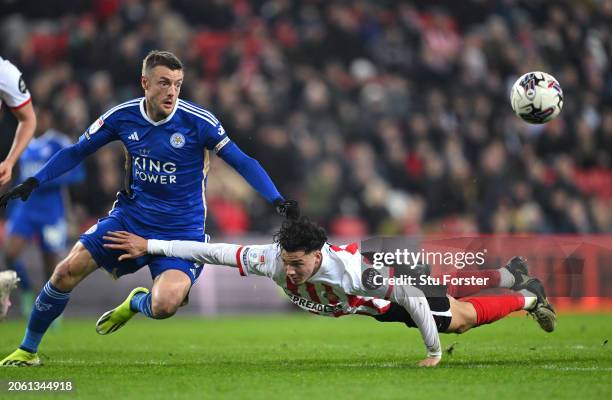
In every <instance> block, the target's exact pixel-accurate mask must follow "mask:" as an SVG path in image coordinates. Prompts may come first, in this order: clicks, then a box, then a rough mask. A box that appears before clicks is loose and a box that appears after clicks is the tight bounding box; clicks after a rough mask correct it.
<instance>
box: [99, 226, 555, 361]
mask: <svg viewBox="0 0 612 400" xmlns="http://www.w3.org/2000/svg"><path fill="white" fill-rule="evenodd" d="M105 240H107V241H108V242H109V243H108V244H106V245H105V246H106V247H107V248H110V249H114V250H117V251H124V252H125V254H123V255H121V256H120V257H119V259H120V260H128V259H134V258H139V257H142V256H144V255H146V254H147V253H149V254H159V255H165V256H168V257H180V258H183V259H186V260H190V261H195V262H200V263H210V264H217V265H227V266H231V267H237V268H238V270H239V272H240V275H243V276H247V275H262V276H267V277H269V278H272V279H273V280H274V281H275V282H276V283H277V284H278V285H279V286H280V287H281V288H282V289H283V290H284V291H285V293H286V294H287V295H288V296H289V298H290V299H291V301H292V302H293V303H295V304H296V305H298V306H299V307H301V308H303V309H305V310H307V311H310V312H312V313H315V314H320V315H326V316H333V317H340V316H343V315H349V314H364V315H370V316H372V317H374V318H376V319H377V320H379V321H382V322H404V323H405V324H406V325H408V326H410V327H417V328H418V329H419V330H420V332H421V336H422V338H423V341H424V342H425V346H426V347H427V358H425V359H424V360H422V361H420V363H419V365H420V366H435V365H437V364H438V363H439V362H440V359H441V357H442V351H441V346H440V339H439V337H438V332H445V333H463V332H465V331H467V330H469V329H470V328H473V327H476V326H479V325H483V324H488V323H491V322H494V321H496V320H498V319H500V318H503V317H504V316H506V315H508V314H509V313H511V312H513V311H518V310H522V309H524V310H527V311H529V312H530V313H532V314H533V315H534V317H535V318H536V319H537V320H538V323H539V324H540V326H541V327H542V328H543V329H544V330H546V331H549V332H550V331H552V330H554V327H555V321H556V319H555V314H554V311H553V310H552V307H551V306H550V304H549V303H548V301H547V300H546V295H545V293H544V288H543V287H542V284H541V283H540V281H538V280H537V279H535V278H531V277H529V276H528V275H527V271H526V265H524V260H522V259H521V258H519V257H515V258H513V259H512V260H511V261H510V263H509V264H508V265H507V266H506V267H504V268H501V269H500V270H503V272H504V273H509V276H510V277H511V278H512V279H511V280H510V281H508V282H506V283H504V284H503V285H500V286H506V287H508V288H510V287H511V288H513V289H515V290H517V292H510V294H508V295H504V296H495V297H492V296H489V297H472V298H465V299H461V300H457V299H455V298H453V297H451V296H448V295H447V294H446V292H444V291H443V292H442V293H439V294H434V293H425V294H424V292H427V291H428V290H427V288H423V290H421V289H419V288H416V287H413V286H397V285H396V286H383V287H381V288H380V289H379V290H378V292H376V291H375V290H368V289H367V288H365V287H364V285H363V283H362V268H361V267H362V260H361V254H360V252H359V249H358V246H357V243H353V244H351V245H348V246H340V247H338V246H334V245H330V244H328V243H327V235H326V233H325V230H324V229H323V228H321V227H319V226H318V225H316V224H314V223H312V222H310V221H309V220H308V219H306V218H301V219H299V220H293V221H291V220H288V221H285V222H284V223H283V225H282V227H281V229H280V231H279V232H278V233H277V234H276V235H275V237H274V241H275V243H273V244H268V245H252V246H251V245H249V246H239V245H234V244H221V243H215V244H210V243H198V242H185V241H164V240H154V239H151V240H148V241H147V240H145V239H143V238H142V237H139V236H137V235H134V234H132V233H129V232H109V233H108V234H107V236H105ZM500 270H494V271H491V275H493V274H494V272H496V273H497V274H498V275H499V274H501V272H500ZM498 282H500V281H499V279H498ZM437 289H440V288H439V287H438V288H437ZM437 289H436V288H433V290H434V291H435V290H437ZM119 308H123V310H124V312H125V313H130V314H131V315H134V314H135V313H136V309H135V308H134V307H132V308H131V309H130V305H129V302H127V301H126V302H124V303H123V304H122V305H121V306H119V307H118V309H119Z"/></svg>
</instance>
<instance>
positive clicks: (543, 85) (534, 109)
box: [510, 71, 563, 124]
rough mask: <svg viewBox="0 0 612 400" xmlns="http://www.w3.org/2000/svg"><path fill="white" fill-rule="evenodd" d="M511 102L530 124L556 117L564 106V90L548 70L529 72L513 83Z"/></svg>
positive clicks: (541, 122)
mask: <svg viewBox="0 0 612 400" xmlns="http://www.w3.org/2000/svg"><path fill="white" fill-rule="evenodd" d="M510 102H511V104H512V109H513V110H514V113H515V114H516V115H518V116H519V117H521V119H523V120H524V121H525V122H528V123H530V124H543V123H546V122H548V121H551V120H553V119H554V118H556V117H557V116H558V115H559V113H560V112H561V108H563V90H562V89H561V85H559V82H558V81H557V80H556V79H555V78H554V77H553V76H552V75H550V74H547V73H546V72H540V71H535V72H528V73H526V74H525V75H523V76H521V77H520V78H518V79H517V80H516V82H514V85H512V93H511V94H510Z"/></svg>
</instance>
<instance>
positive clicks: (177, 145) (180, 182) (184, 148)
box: [79, 98, 230, 238]
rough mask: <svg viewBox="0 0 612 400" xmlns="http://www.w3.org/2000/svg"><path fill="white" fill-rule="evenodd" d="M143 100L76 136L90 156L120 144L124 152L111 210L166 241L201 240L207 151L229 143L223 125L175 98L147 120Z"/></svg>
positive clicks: (112, 112) (118, 108)
mask: <svg viewBox="0 0 612 400" xmlns="http://www.w3.org/2000/svg"><path fill="white" fill-rule="evenodd" d="M144 101H145V99H144V98H138V99H134V100H131V101H128V102H125V103H123V104H120V105H118V106H116V107H114V108H112V109H110V110H109V111H108V112H106V113H105V114H103V115H102V116H101V117H100V118H98V119H97V120H96V121H95V122H94V123H93V124H92V125H91V126H90V127H89V129H87V131H86V132H85V133H84V134H83V135H82V136H81V137H80V139H79V146H80V147H82V151H84V153H85V154H91V153H93V152H94V151H96V150H97V149H98V148H100V147H101V146H103V145H105V144H107V143H109V142H111V141H113V140H120V141H121V142H122V143H123V145H124V146H125V150H126V177H127V182H126V185H125V190H124V191H123V192H121V193H120V194H119V195H118V197H117V201H116V202H115V206H114V207H115V208H120V209H121V211H122V214H123V215H125V216H126V217H128V218H130V219H131V220H132V221H134V223H137V224H138V225H139V226H141V227H142V228H144V229H146V230H148V231H150V232H152V233H160V234H162V235H163V236H164V237H166V238H173V237H176V238H184V237H189V236H191V237H194V238H202V237H203V236H204V224H205V218H206V197H205V194H206V177H207V174H208V166H209V152H208V151H209V150H212V151H214V152H215V153H218V152H219V151H221V150H222V149H223V148H224V147H225V146H226V145H227V144H228V143H230V139H229V138H228V136H227V134H226V132H225V130H224V129H223V127H222V126H221V123H220V122H219V121H218V120H217V118H215V116H214V115H213V114H212V113H210V112H209V111H207V110H205V109H203V108H201V107H199V106H196V105H194V104H192V103H190V102H187V101H184V100H181V99H179V100H178V101H177V103H176V107H175V108H174V110H173V111H172V113H171V114H170V115H169V116H168V117H167V118H165V119H163V120H161V121H157V122H155V121H153V120H151V119H150V118H149V117H148V115H147V113H146V111H145V104H144Z"/></svg>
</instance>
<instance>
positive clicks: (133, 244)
mask: <svg viewBox="0 0 612 400" xmlns="http://www.w3.org/2000/svg"><path fill="white" fill-rule="evenodd" d="M104 240H105V241H106V242H108V243H106V244H105V245H104V247H106V248H109V249H115V250H122V251H124V252H125V254H122V255H121V256H119V261H122V260H126V259H130V258H138V257H141V256H144V255H146V254H154V255H164V256H166V257H178V258H182V259H185V260H190V261H196V262H199V263H206V264H216V265H227V266H229V267H236V268H238V267H239V266H238V261H237V259H236V254H237V253H238V250H240V248H241V247H242V246H239V245H237V244H226V243H214V244H212V243H202V242H196V241H183V240H155V239H149V240H147V239H144V238H142V237H140V236H138V235H135V234H133V233H130V232H125V231H118V232H107V233H106V235H105V236H104Z"/></svg>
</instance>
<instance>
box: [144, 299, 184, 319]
mask: <svg viewBox="0 0 612 400" xmlns="http://www.w3.org/2000/svg"><path fill="white" fill-rule="evenodd" d="M179 306H180V303H179V304H176V302H172V301H167V300H155V299H152V301H151V311H152V312H153V318H155V319H165V318H170V317H171V316H173V315H174V314H176V310H178V308H179Z"/></svg>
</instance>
